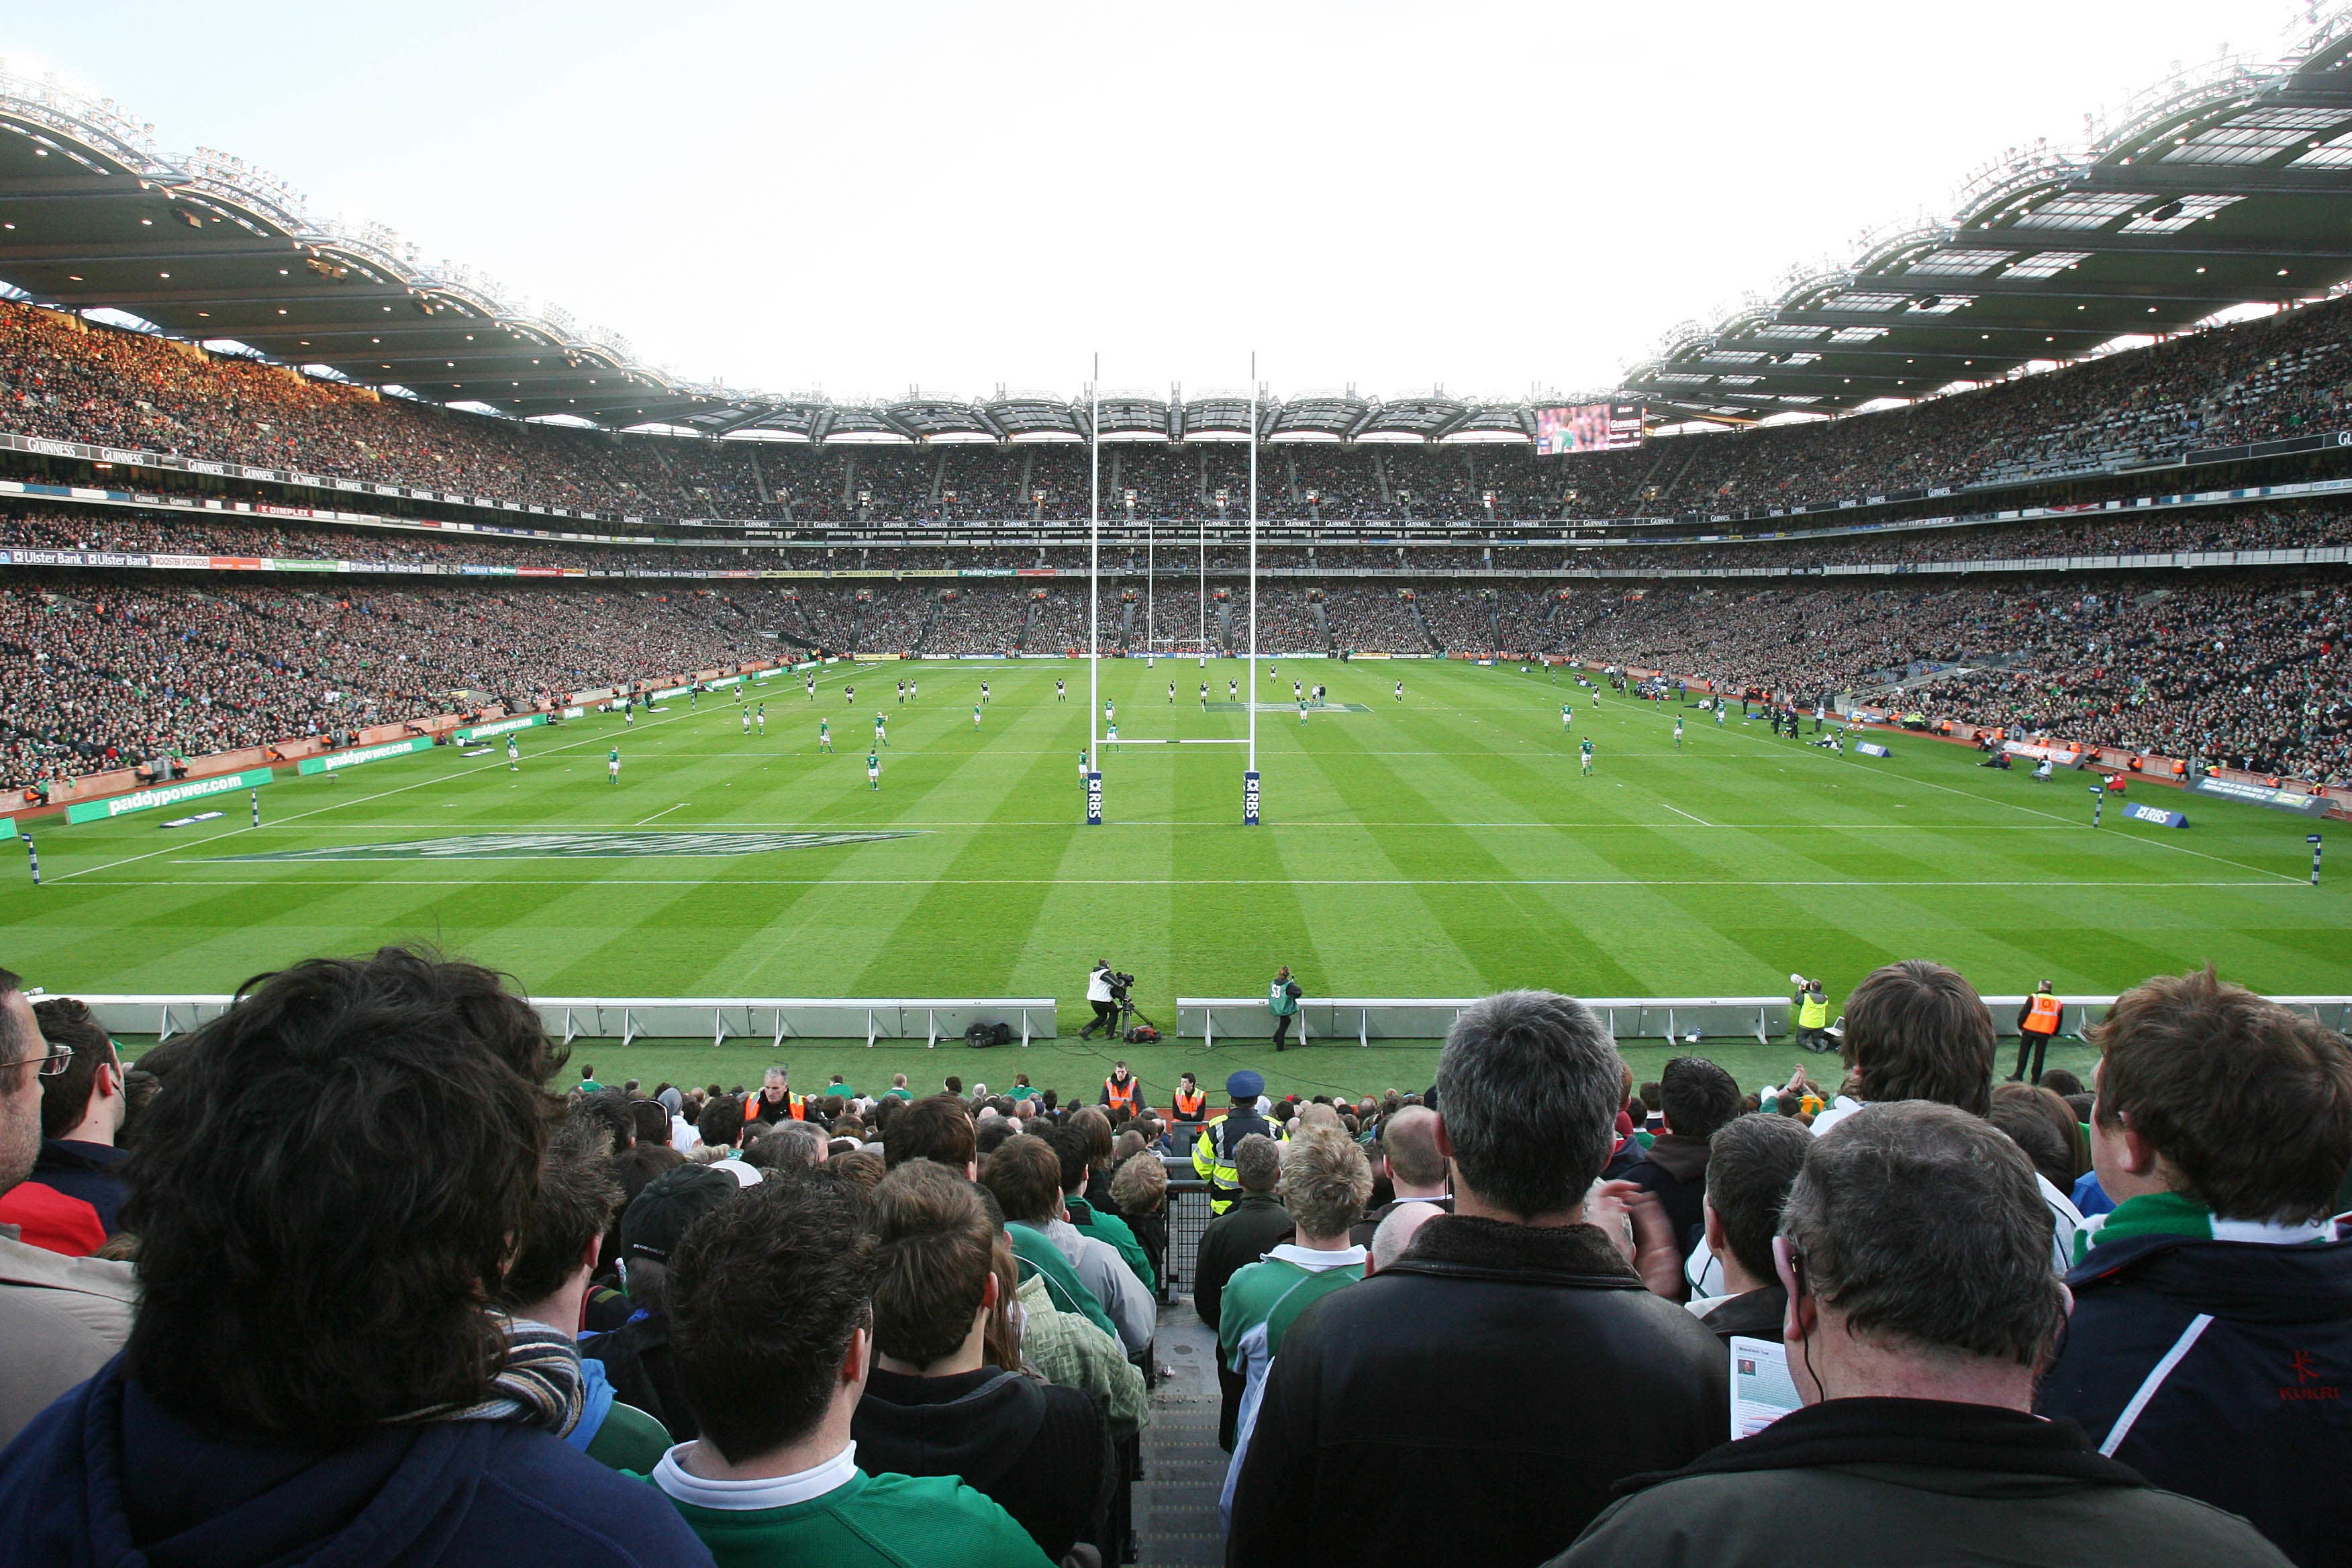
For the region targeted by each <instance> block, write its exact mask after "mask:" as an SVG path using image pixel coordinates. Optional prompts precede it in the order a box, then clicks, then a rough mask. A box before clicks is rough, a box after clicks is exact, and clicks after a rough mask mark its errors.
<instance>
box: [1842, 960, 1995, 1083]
mask: <svg viewBox="0 0 2352 1568" xmlns="http://www.w3.org/2000/svg"><path fill="white" fill-rule="evenodd" d="M1994 1046H1995V1037H1994V1035H1993V1027H1992V1015H1991V1014H1990V1013H1989V1012H1987V1011H1986V1010H1985V1005H1984V999H1983V998H1982V997H1980V996H1979V995H1978V994H1977V992H1976V987H1975V986H1973V985H1970V984H1969V983H1968V982H1967V981H1966V980H1963V979H1962V978H1960V976H1959V975H1958V973H1954V972H1953V971H1951V970H1949V969H1947V968H1945V967H1944V966H1943V965H1942V964H1940V963H1928V962H1927V960H1926V959H1923V958H1906V959H1905V960H1903V961H1902V962H1901V963H1889V964H1885V965H1884V966H1882V967H1880V968H1878V969H1874V970H1873V971H1871V973H1870V975H1869V977H1868V978H1867V979H1865V980H1864V981H1863V983H1862V984H1859V985H1857V986H1855V987H1854V988H1853V995H1851V996H1848V997H1847V998H1846V1002H1845V1045H1844V1053H1845V1060H1846V1065H1847V1066H1848V1067H1850V1068H1853V1069H1854V1070H1855V1072H1856V1073H1857V1074H1858V1075H1859V1077H1860V1079H1861V1089H1862V1095H1861V1098H1862V1099H1863V1100H1865V1101H1868V1102H1872V1103H1876V1102H1877V1101H1880V1100H1935V1101H1936V1102H1937V1103H1938V1104H1941V1105H1951V1106H1957V1107H1958V1108H1959V1109H1960V1110H1965V1111H1967V1112H1968V1113H1969V1115H1971V1116H1982V1115H1983V1114H1985V1112H1986V1111H1988V1110H1991V1109H1992V1068H1993V1050H1994Z"/></svg>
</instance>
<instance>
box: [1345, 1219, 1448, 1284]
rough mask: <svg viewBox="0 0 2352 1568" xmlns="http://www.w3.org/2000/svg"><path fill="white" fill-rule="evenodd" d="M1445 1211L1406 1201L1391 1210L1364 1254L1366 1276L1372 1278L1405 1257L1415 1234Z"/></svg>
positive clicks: (1373, 1233)
mask: <svg viewBox="0 0 2352 1568" xmlns="http://www.w3.org/2000/svg"><path fill="white" fill-rule="evenodd" d="M1444 1212H1445V1211H1444V1210H1443V1209H1441V1208H1439V1207H1438V1206H1437V1205H1435V1204H1404V1205H1400V1206H1398V1207H1396V1208H1392V1209H1391V1210H1390V1211H1389V1212H1388V1215H1387V1217H1386V1218H1384V1219H1382V1220H1381V1223H1380V1224H1379V1225H1378V1226H1376V1227H1374V1229H1373V1231H1372V1245H1371V1246H1370V1247H1369V1248H1367V1249H1366V1252H1365V1257H1364V1278H1365V1279H1370V1278H1371V1277H1372V1276H1373V1275H1375V1274H1377V1273H1379V1272H1380V1271H1381V1269H1383V1268H1387V1267H1388V1266H1389V1265H1390V1264H1391V1263H1394V1262H1395V1261H1396V1260H1397V1259H1398V1258H1402V1257H1403V1256H1404V1254H1405V1248H1407V1247H1411V1246H1412V1233H1413V1232H1414V1231H1417V1230H1419V1229H1420V1228H1421V1227H1422V1226H1423V1224H1425V1223H1426V1222H1427V1221H1428V1220H1429V1219H1430V1217H1431V1216H1432V1215H1439V1214H1443V1213H1444Z"/></svg>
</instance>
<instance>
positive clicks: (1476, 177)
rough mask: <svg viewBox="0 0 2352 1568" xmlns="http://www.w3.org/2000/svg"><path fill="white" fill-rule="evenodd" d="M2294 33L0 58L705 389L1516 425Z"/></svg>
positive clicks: (1333, 10)
mask: <svg viewBox="0 0 2352 1568" xmlns="http://www.w3.org/2000/svg"><path fill="white" fill-rule="evenodd" d="M2304 10H2305V7H2304V5H2303V4H2302V3H2301V0H2228V3H2227V4H2214V3H2213V0H1976V3H1975V4H1972V5H1965V6H1963V5H1912V4H1904V3H1900V0H1855V3H1848V0H1776V3H1773V4H1766V5H1757V4H1754V3H1753V0H1746V3H1739V4H1715V3H1712V0H1709V3H1685V4H1660V3H1652V4H1624V5H1615V6H1602V5H1575V4H1570V3H1567V0H1553V3H1552V4H1549V5H1529V4H1504V3H1495V4H1470V3H1464V0H1454V3H1452V4H1441V5H1391V4H1388V3H1386V0H1356V3H1353V4H1332V5H1319V4H1298V3H1292V0H1255V3H1252V4H1239V5H1224V4H1177V5H1117V4H1105V3H1102V0H1096V3H1094V4H1060V3H1046V0H997V3H995V4H991V5H943V4H934V3H931V0H899V3H898V4H893V5H859V4H854V3H851V4H837V5H808V4H799V3H789V4H771V5H723V4H710V5H663V6H654V5H645V4H643V3H641V0H640V3H638V4H632V5H614V4H603V3H592V0H566V3H564V4H548V5H540V4H509V5H500V4H494V3H485V4H478V5H467V6H412V7H405V8H401V7H394V8H392V9H384V8H381V7H376V8H365V9H362V8H361V7H357V6H351V5H331V4H320V3H319V0H307V3H305V4H300V5H289V4H258V3H236V0H206V3H205V4H201V5H190V4H187V3H186V0H173V3H171V4H147V3H142V4H107V3H105V0H91V3H90V4H89V5H85V6H83V7H80V8H78V9H76V10H74V11H73V12H72V13H71V15H72V17H73V23H72V25H71V26H66V25H64V23H63V14H62V13H52V16H53V17H54V18H56V19H57V22H58V25H56V26H49V27H47V28H41V29H35V28H32V27H30V26H23V25H22V19H23V17H24V16H25V13H24V12H23V11H21V10H19V11H18V12H17V16H18V18H19V23H20V25H19V26H16V27H14V28H7V29H5V30H0V55H5V58H6V59H7V62H8V66H9V68H10V69H12V70H18V71H23V70H26V69H27V68H31V69H36V70H37V69H41V68H53V69H56V70H58V72H60V73H61V74H62V75H63V76H64V77H65V78H66V79H68V80H69V81H71V82H73V83H75V84H78V85H80V86H82V87H85V88H87V89H94V90H96V91H98V92H100V93H101V94H103V95H106V96H110V97H111V98H113V99H115V100H117V101H118V102H120V103H121V105H122V106H123V108H125V109H126V110H129V111H131V113H133V114H135V115H136V116H138V117H139V118H141V119H142V120H146V121H152V122H153V123H154V125H155V127H156V131H157V134H158V138H159V141H160V143H161V145H162V146H163V148H164V149H166V150H167V151H171V152H184V151H186V150H188V149H190V148H193V147H194V146H197V145H204V146H209V147H215V148H219V149H221V150H223V151H225V152H228V153H236V154H238V155H241V156H243V157H244V158H246V159H247V161H248V162H251V163H257V164H259V165H260V166H261V167H263V168H265V169H268V170H269V171H270V172H272V173H274V174H278V175H280V176H282V177H283V178H285V179H286V180H288V181H289V183H290V184H292V185H293V186H294V187H295V188H296V189H297V190H299V191H301V192H303V193H305V194H306V195H308V196H309V197H310V203H311V206H312V210H313V211H314V212H318V213H321V214H331V213H340V214H341V215H343V216H348V217H354V218H357V217H366V218H374V219H379V220H381V221H383V222H385V223H388V224H390V225H391V226H393V227H394V228H396V229H398V230H400V231H402V232H403V233H404V234H406V235H408V236H410V237H414V238H415V239H416V240H418V241H419V242H420V243H421V244H422V245H423V246H424V247H425V253H426V255H427V256H429V257H436V258H437V257H441V256H445V255H446V256H447V257H449V258H453V259H457V260H461V261H466V262H470V263H472V264H473V265H474V266H476V267H478V268H482V269H484V270H486V271H488V273H490V274H491V275H492V276H493V277H496V278H497V279H499V280H500V281H501V282H502V283H503V284H504V286H505V289H506V292H507V294H508V297H509V299H513V300H530V301H536V300H542V299H545V300H554V301H556V302H559V303H561V304H562V305H564V306H567V307H568V308H570V309H571V310H573V311H574V312H575V313H576V314H578V315H579V316H580V317H582V318H583V319H584V320H587V321H596V322H599V323H602V324H604V325H606V326H609V327H611V328H613V329H614V330H615V331H619V332H622V333H624V334H625V335H626V336H628V337H629V338H630V339H631V340H633V342H635V346H636V349H637V352H638V353H639V354H640V356H641V357H643V358H645V359H646V360H648V361H650V362H653V363H665V364H667V365H669V366H670V367H672V368H674V369H675V370H676V371H677V373H678V374H682V375H685V376H688V377H690V378H695V379H709V378H723V379H724V380H725V381H726V382H727V384H729V385H730V386H738V387H748V388H756V389H761V390H766V391H771V392H778V393H783V392H794V391H808V390H822V391H824V392H825V393H827V394H830V395H833V396H835V397H836V398H844V399H847V398H857V397H866V396H899V395H905V394H906V393H907V392H908V390H909V389H910V388H914V387H918V386H919V387H920V388H921V389H922V390H923V391H924V392H926V393H929V394H935V395H936V394H946V395H962V396H976V395H989V394H991V393H992V392H993V391H994V389H995V388H996V387H998V386H1000V385H1004V386H1009V387H1013V388H1015V389H1039V390H1045V391H1051V392H1056V393H1064V394H1068V393H1075V392H1076V390H1077V389H1078V388H1079V386H1080V385H1081V384H1083V383H1084V382H1085V381H1086V379H1087V371H1088V360H1089V356H1090V355H1091V354H1092V353H1095V352H1096V351H1097V350H1099V351H1100V352H1101V353H1102V356H1103V368H1102V382H1103V384H1104V385H1105V386H1107V387H1114V388H1147V389H1151V390H1155V391H1161V392H1164V391H1165V390H1166V389H1167V388H1168V387H1169V385H1170V384H1171V383H1179V384H1182V385H1183V386H1185V387H1186V388H1187V389H1189V390H1192V391H1202V390H1211V389H1217V388H1225V387H1238V386H1241V385H1242V384H1244V382H1245V380H1246V376H1247V366H1248V357H1247V356H1248V354H1249V353H1250V352H1251V351H1252V350H1253V349H1255V351H1256V352H1257V353H1258V363H1259V371H1260V374H1261V375H1262V376H1263V377H1264V378H1265V380H1266V381H1267V382H1268V383H1270V384H1271V385H1272V386H1273V387H1274V388H1275V389H1276V391H1277V392H1283V391H1299V390H1306V389H1312V388H1328V387H1337V386H1340V385H1353V386H1354V387H1356V388H1357V389H1358V390H1359V391H1360V392H1364V393H1368V394H1374V395H1396V394H1403V393H1412V392H1426V391H1428V390H1429V389H1430V388H1432V387H1433V386H1437V385H1442V386H1444V389H1445V390H1447V391H1448V392H1452V393H1454V394H1458V395H1496V396H1504V397H1516V396H1521V395H1525V394H1526V393H1527V392H1528V390H1529V389H1530V387H1531V386H1536V385H1541V386H1545V387H1548V388H1558V389H1560V390H1564V391H1568V392H1577V391H1584V390H1598V389H1601V388H1605V387H1607V386H1610V385H1612V384H1614V380H1615V377H1616V375H1617V373H1618V370H1619V367H1620V365H1621V364H1622V363H1625V362H1628V361H1631V360H1633V359H1638V358H1640V357H1641V356H1643V354H1645V353H1647V352H1648V350H1649V349H1650V347H1651V346H1652V345H1653V344H1654V342H1656V341H1657V339H1658V337H1659V336H1660V334H1661V333H1663V332H1664V331H1665V330H1666V329H1667V328H1669V327H1671V326H1672V325H1674V324H1675V322H1677V321H1683V320H1685V319H1687V318H1692V317H1696V318H1699V319H1702V320H1705V321H1712V320H1713V319H1714V316H1715V313H1716V311H1717V308H1718V307H1719V306H1720V305H1721V304H1723V303H1724V302H1725V301H1727V300H1731V299H1732V298H1734V297H1735V296H1736V295H1737V294H1738V293H1739V292H1740V291H1741V290H1743V289H1763V288H1765V287H1767V286H1768V285H1769V283H1770V281H1771V280H1772V279H1773V278H1774V277H1775V276H1776V275H1777V274H1778V273H1779V272H1780V270H1781V269H1782V268H1785V267H1787V266H1788V265H1789V264H1790V263H1792V262H1796V261H1801V260H1811V259H1815V258H1821V257H1822V256H1824V255H1835V256H1837V257H1838V258H1841V259H1843V258H1846V257H1848V256H1850V255H1851V254H1852V251H1853V240H1854V237H1856V236H1857V235H1858V234H1859V233H1860V232H1861V231H1862V230H1864V228H1866V227H1869V226H1873V225H1875V224H1878V223H1881V222H1884V221H1885V220H1888V219H1894V218H1903V217H1907V216H1912V215H1914V214H1916V212H1917V210H1918V209H1919V208H1920V207H1921V206H1923V205H1925V206H1926V207H1927V208H1928V209H1930V211H1931V212H1932V213H1934V214H1936V215H1937V216H1942V215H1943V214H1945V213H1946V212H1947V211H1948V198H1949V195H1950V193H1951V191H1952V190H1953V188H1954V187H1955V186H1956V185H1957V184H1958V181H1959V180H1960V179H1961V178H1962V177H1963V176H1964V175H1966V174H1969V172H1971V171H1972V170H1974V169H1975V168H1977V167H1978V166H1979V165H1980V164H1982V163H1985V162H1987V161H1988V160H1990V159H1991V158H1993V157H1994V156H1996V155H1998V154H1999V153H2000V152H2001V150H2002V149H2004V148H2007V147H2011V146H2014V145H2019V144H2022V143H2025V142H2032V140H2033V139H2035V138H2037V137H2042V136H2046V137H2049V138H2051V139H2052V140H2053V142H2057V141H2067V142H2072V141H2073V140H2074V139H2076V138H2078V137H2079V136H2080V134H2081V132H2082V127H2083V117H2084V113H2085V112H2086V111H2088V110H2095V109H2100V108H2103V107H2105V106H2109V105H2114V104H2119V103H2120V102H2122V101H2123V100H2125V99H2126V98H2128V97H2129V96H2130V95H2131V94H2132V93H2134V92H2135V91H2137V90H2138V89H2141V88H2143V87H2146V86H2147V85H2149V84H2150V83H2152V82H2154V81H2156V80H2157V79H2158V78H2160V77H2162V76H2164V75H2166V74H2167V73H2168V71H2169V70H2170V69H2171V68H2172V67H2173V64H2174V62H2176V61H2181V62H2189V63H2191V64H2202V63H2204V62H2206V61H2209V60H2210V59H2211V58H2213V56H2214V55H2215V54H2216V52H2217V51H2218V50H2220V49H2221V47H2223V46H2225V45H2226V46H2227V47H2230V48H2231V49H2253V50H2255V51H2257V52H2258V53H2260V54H2262V55H2263V56H2265V57H2268V56H2272V55H2274V54H2275V53H2276V52H2277V50H2278V47H2279V46H2280V43H2281V41H2282V39H2283V38H2284V29H2285V28H2286V27H2287V26H2289V25H2290V24H2292V23H2294V22H2296V21H2298V20H2299V19H2300V18H2301V17H2302V16H2303V14H2304Z"/></svg>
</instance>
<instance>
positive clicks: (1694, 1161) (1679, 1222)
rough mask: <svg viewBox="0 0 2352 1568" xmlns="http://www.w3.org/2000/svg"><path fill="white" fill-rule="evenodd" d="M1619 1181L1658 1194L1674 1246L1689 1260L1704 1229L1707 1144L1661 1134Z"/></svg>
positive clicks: (1680, 1135)
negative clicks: (1670, 1223) (1673, 1234)
mask: <svg viewBox="0 0 2352 1568" xmlns="http://www.w3.org/2000/svg"><path fill="white" fill-rule="evenodd" d="M1619 1179H1620V1180H1621V1181H1627V1182H1631V1183H1633V1184H1634V1185H1635V1186H1637V1187H1639V1188H1641V1189H1642V1190H1643V1192H1645V1193H1655V1194H1658V1202H1659V1203H1660V1204H1662V1205H1664V1207H1665V1211H1666V1218H1667V1219H1668V1220H1669V1221H1670V1222H1672V1224H1673V1225H1674V1227H1675V1247H1678V1248H1680V1249H1681V1251H1682V1255H1683V1256H1684V1257H1685V1258H1688V1257H1689V1256H1690V1255H1691V1249H1692V1248H1693V1247H1696V1246H1697V1245H1698V1238H1699V1237H1700V1236H1701V1235H1702V1234H1703V1233H1704V1231H1705V1229H1706V1206H1705V1205H1706V1139H1704V1138H1685V1137H1684V1136H1683V1135H1682V1134H1680V1133H1678V1132H1661V1133H1659V1134H1658V1135H1657V1137H1656V1138H1654V1139H1653V1140H1652V1141H1651V1142H1650V1152H1649V1153H1648V1154H1647V1155H1645V1156H1644V1157H1643V1158H1642V1159H1641V1160H1639V1161H1637V1162H1635V1163H1633V1165H1631V1166H1629V1167H1627V1168H1626V1169H1625V1171H1624V1172H1623V1173H1622V1174H1621V1175H1620V1177H1619Z"/></svg>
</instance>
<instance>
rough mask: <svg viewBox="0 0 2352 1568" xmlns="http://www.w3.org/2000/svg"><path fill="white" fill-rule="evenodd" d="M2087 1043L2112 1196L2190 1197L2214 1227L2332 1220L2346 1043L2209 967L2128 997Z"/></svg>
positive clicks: (2347, 1086)
mask: <svg viewBox="0 0 2352 1568" xmlns="http://www.w3.org/2000/svg"><path fill="white" fill-rule="evenodd" d="M2092 1039H2093V1041H2094V1043H2095V1044H2096V1045H2097V1046H2098V1047H2099V1068H2098V1100H2097V1101H2096V1103H2095V1105H2094V1107H2093V1109H2092V1113H2091V1152H2092V1158H2093V1161H2094V1162H2095V1164H2096V1166H2097V1169H2098V1173H2099V1184H2100V1185H2101V1186H2102V1187H2104V1188H2105V1189H2106V1193H2107V1195H2108V1196H2109V1197H2111V1198H2114V1199H2115V1200H2116V1202H2118V1203H2121V1202H2123V1201H2125V1200H2126V1199H2127V1198H2131V1197H2137V1196H2141V1195H2145V1194H2151V1193H2160V1192H2178V1193H2184V1194H2188V1195H2189V1196H2190V1197H2192V1198H2194V1199H2196V1200H2197V1201H2198V1202H2200V1203H2202V1204H2204V1205H2206V1206H2207V1207H2208V1208H2210V1209H2211V1210H2212V1211H2213V1213H2214V1215H2215V1216H2216V1217H2218V1218H2221V1219H2230V1220H2253V1221H2262V1222H2269V1223H2273V1224H2280V1225H2296V1224H2301V1223H2303V1222H2305V1221H2309V1220H2314V1219H2319V1218H2322V1217H2325V1216H2326V1215H2329V1214H2331V1213H2333V1212H2334V1210H2335V1207H2336V1194H2337V1193H2338V1192H2339V1191H2341V1190H2342V1188H2343V1185H2344V1175H2345V1170H2346V1167H2347V1164H2352V1048H2347V1046H2346V1043H2345V1040H2344V1037H2343V1036H2341V1035H2338V1034H2336V1032H2335V1031H2334V1030H2332V1029H2328V1028H2326V1027H2324V1026H2321V1025H2319V1024H2318V1023H2316V1022H2315V1021H2313V1020H2312V1019H2309V1018H2306V1017H2305V1016H2303V1015H2302V1014H2300V1013H2297V1012H2294V1011H2293V1010H2292V1009H2290V1008H2286V1007H2282V1006H2280V1005H2278V1004H2277V1003H2275V1002H2271V1001H2267V1000H2265V999H2264V998H2263V997H2260V996H2257V995H2255V994H2253V993H2252V992H2251V991H2248V990H2247V989H2245V988H2244V987H2243V986H2241V985H2231V984H2224V983H2223V982H2222V981H2221V980H2220V979H2218V978H2216V977H2215V975H2214V973H2213V971H2212V970H2211V969H2210V968H2208V969H2204V970H2201V971H2199V972H2198V973H2191V974H2184V975H2179V976H2177V977H2176V976H2170V975H2167V976H2164V977H2161V978H2158V979H2155V980H2149V981H2145V982H2143V983H2142V984H2139V985H2137V986H2135V987H2134V988H2133V989H2131V990H2130V991H2127V992H2126V993H2124V994H2123V995H2121V996H2119V997H2117V998H2116V1005H2114V1006H2113V1007H2111V1008H2109V1009H2108V1010H2107V1016H2106V1017H2105V1020H2104V1021H2103V1022H2101V1023H2100V1024H2099V1025H2098V1026H2097V1027H2096V1028H2095V1029H2094V1030H2093V1032H2092Z"/></svg>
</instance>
